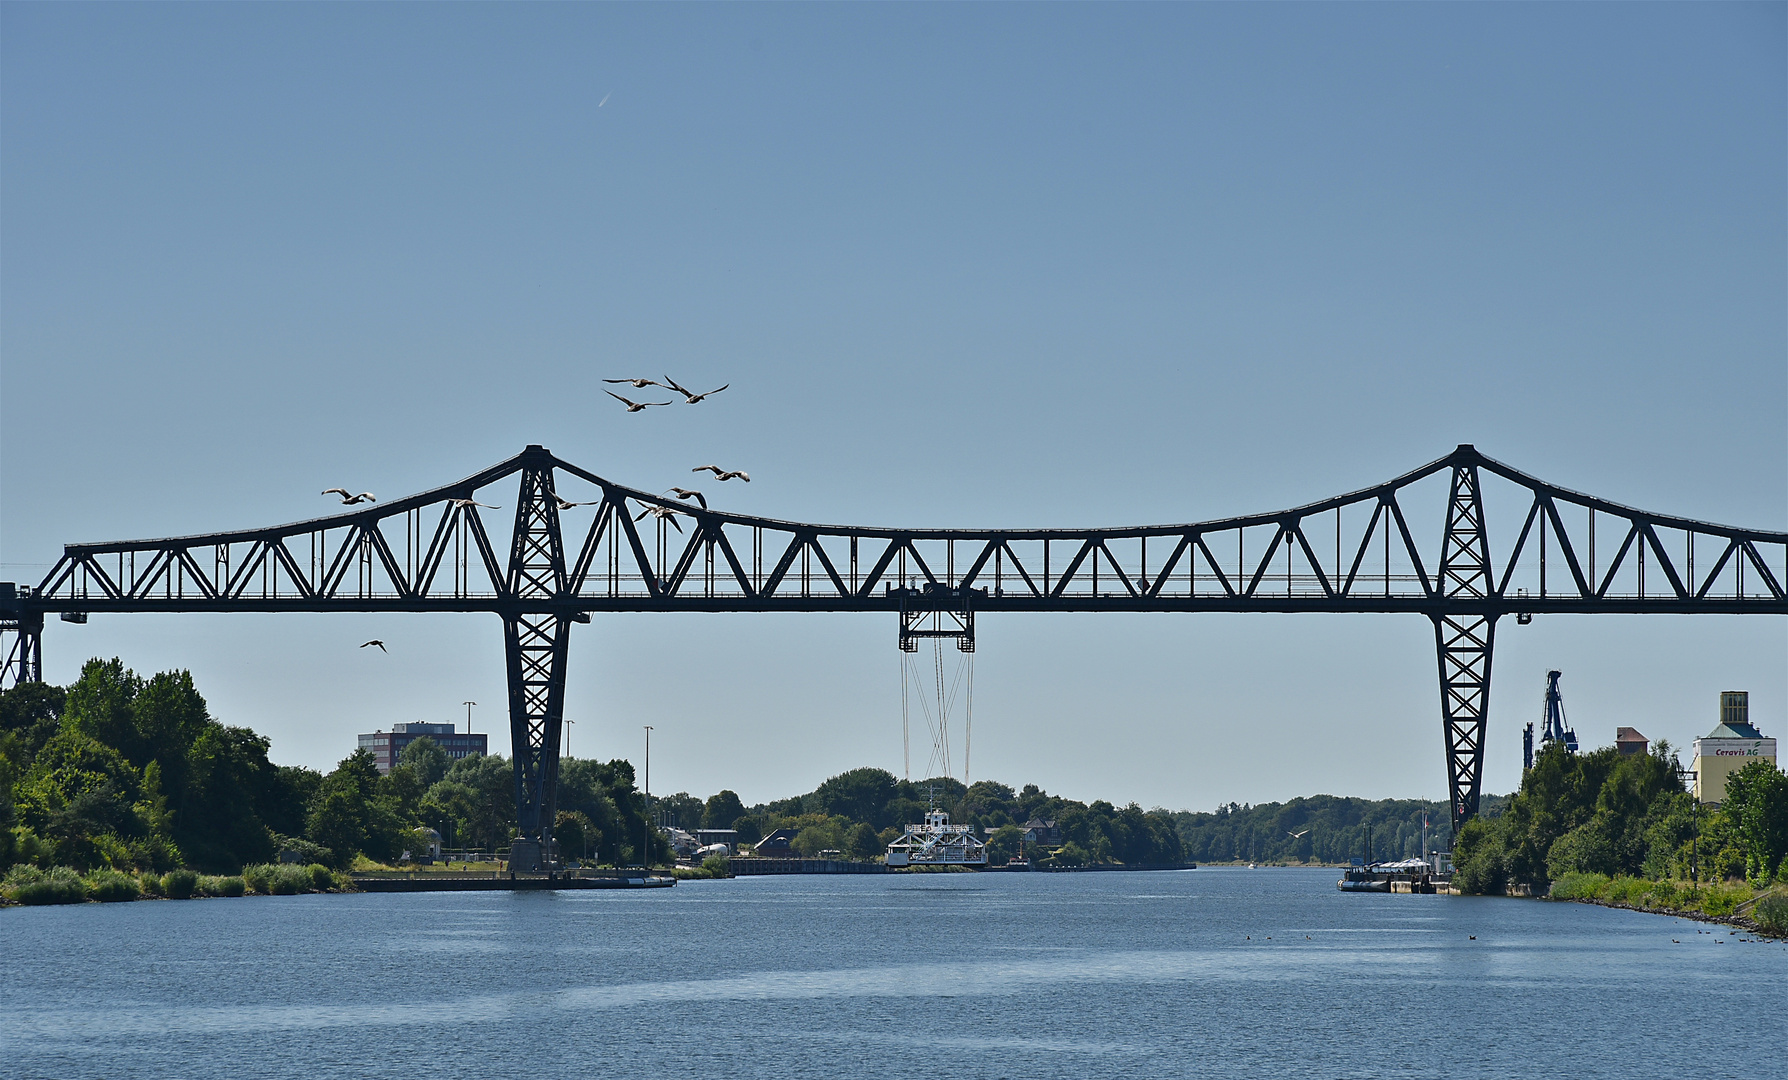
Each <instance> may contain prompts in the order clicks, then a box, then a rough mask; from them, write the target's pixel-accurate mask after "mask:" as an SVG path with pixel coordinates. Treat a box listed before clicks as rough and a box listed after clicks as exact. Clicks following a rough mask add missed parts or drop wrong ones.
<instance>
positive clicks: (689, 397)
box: [663, 375, 732, 405]
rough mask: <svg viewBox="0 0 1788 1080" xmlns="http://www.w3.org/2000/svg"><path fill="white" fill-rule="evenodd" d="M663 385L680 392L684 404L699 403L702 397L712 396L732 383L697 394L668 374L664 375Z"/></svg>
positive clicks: (667, 388)
mask: <svg viewBox="0 0 1788 1080" xmlns="http://www.w3.org/2000/svg"><path fill="white" fill-rule="evenodd" d="M663 385H664V388H665V389H666V390H675V391H676V392H677V393H679V394H682V395H683V399H684V400H683V404H685V405H699V404H701V402H702V399H703V398H709V397H713V396H714V395H715V394H718V393H720V390H725V389H726V386H731V385H732V383H727V384H726V386H723V387H721V388H720V390H710V391H708V392H707V393H705V394H698V393H696V392H695V391H693V390H691V389H689V388H688V387H687V386H680V385H678V384H677V380H675V379H673V378H671V377H670V376H669V375H666V376H665V377H664V384H663Z"/></svg>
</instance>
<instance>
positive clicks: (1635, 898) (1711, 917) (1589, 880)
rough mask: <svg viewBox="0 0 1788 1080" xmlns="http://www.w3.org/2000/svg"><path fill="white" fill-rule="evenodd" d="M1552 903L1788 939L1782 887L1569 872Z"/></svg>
mask: <svg viewBox="0 0 1788 1080" xmlns="http://www.w3.org/2000/svg"><path fill="white" fill-rule="evenodd" d="M1547 899H1550V900H1565V901H1572V902H1575V903H1581V904H1594V905H1596V906H1598V907H1610V908H1625V909H1627V910H1628V911H1644V912H1648V913H1650V914H1654V915H1671V916H1675V917H1677V918H1682V919H1692V920H1694V921H1696V922H1706V923H1718V924H1721V925H1726V926H1734V927H1739V928H1741V929H1745V930H1749V931H1751V932H1753V933H1757V934H1763V935H1766V936H1769V937H1788V888H1785V887H1783V886H1781V885H1777V886H1776V887H1774V888H1770V889H1764V890H1761V891H1759V890H1755V889H1752V888H1751V887H1750V886H1748V885H1745V884H1742V883H1738V882H1731V883H1725V884H1709V885H1702V884H1699V883H1697V882H1689V881H1648V880H1646V879H1644V878H1634V877H1627V876H1625V875H1617V876H1615V877H1612V878H1611V877H1608V876H1607V875H1605V874H1566V875H1565V876H1563V877H1561V878H1559V879H1558V880H1557V881H1555V882H1553V883H1552V891H1551V893H1550V895H1549V896H1548V897H1547Z"/></svg>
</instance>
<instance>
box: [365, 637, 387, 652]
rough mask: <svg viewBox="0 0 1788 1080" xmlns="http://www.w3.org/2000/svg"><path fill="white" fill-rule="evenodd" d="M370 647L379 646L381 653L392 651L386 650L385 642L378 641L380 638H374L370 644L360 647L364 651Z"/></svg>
mask: <svg viewBox="0 0 1788 1080" xmlns="http://www.w3.org/2000/svg"><path fill="white" fill-rule="evenodd" d="M368 645H377V646H378V647H379V651H380V652H390V651H391V650H390V649H387V648H386V647H385V643H384V642H383V641H380V640H379V639H378V638H373V639H372V640H371V641H369V642H367V643H366V644H365V645H362V646H360V647H361V648H362V649H364V648H366V647H367V646H368Z"/></svg>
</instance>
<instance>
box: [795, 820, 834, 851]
mask: <svg viewBox="0 0 1788 1080" xmlns="http://www.w3.org/2000/svg"><path fill="white" fill-rule="evenodd" d="M844 844H845V841H844V830H843V829H842V828H840V827H839V825H838V823H837V822H835V821H829V820H828V821H821V822H818V823H816V824H813V825H809V826H807V827H806V828H804V829H802V830H801V831H800V832H798V833H796V834H795V838H794V840H793V841H791V845H792V846H793V847H794V849H795V850H796V851H798V852H800V853H801V854H802V855H805V856H807V857H808V858H810V859H811V858H814V857H815V856H817V855H819V853H820V852H822V851H827V850H833V851H843V850H844Z"/></svg>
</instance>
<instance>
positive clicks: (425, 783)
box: [397, 735, 453, 789]
mask: <svg viewBox="0 0 1788 1080" xmlns="http://www.w3.org/2000/svg"><path fill="white" fill-rule="evenodd" d="M397 761H398V764H399V765H400V766H402V767H403V768H406V769H410V770H412V771H413V772H415V774H416V779H417V782H418V783H420V784H421V785H422V787H423V788H424V789H427V788H430V787H433V786H434V785H436V784H438V783H440V782H441V780H442V779H443V778H444V777H446V775H447V770H448V769H450V768H452V767H453V759H452V758H450V757H448V756H447V751H445V750H443V749H441V744H440V743H438V742H436V741H434V740H433V739H431V738H429V737H428V736H427V735H424V736H422V737H421V738H419V739H415V740H412V741H411V743H410V745H408V746H406V747H404V752H403V753H401V754H399V755H398V757H397Z"/></svg>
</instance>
